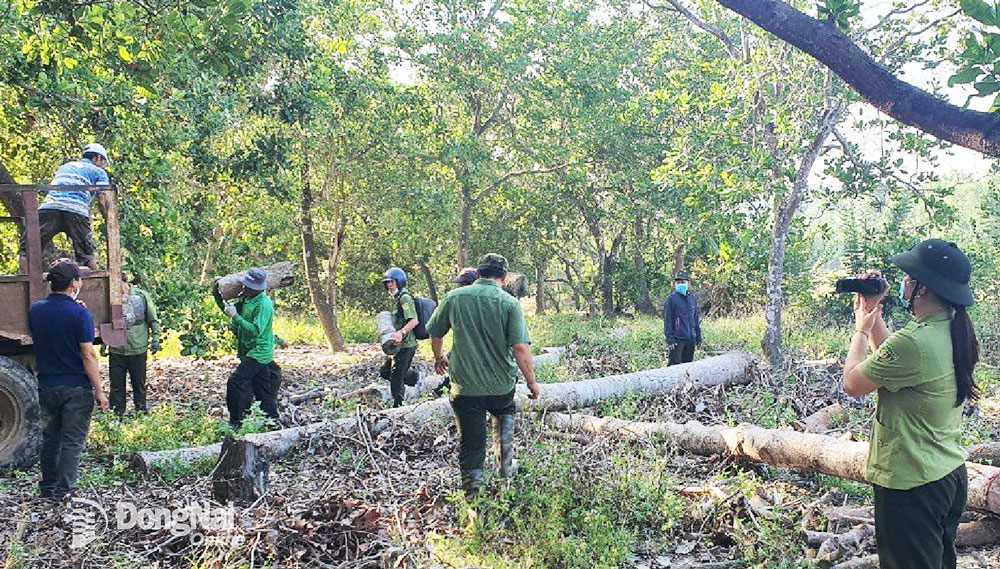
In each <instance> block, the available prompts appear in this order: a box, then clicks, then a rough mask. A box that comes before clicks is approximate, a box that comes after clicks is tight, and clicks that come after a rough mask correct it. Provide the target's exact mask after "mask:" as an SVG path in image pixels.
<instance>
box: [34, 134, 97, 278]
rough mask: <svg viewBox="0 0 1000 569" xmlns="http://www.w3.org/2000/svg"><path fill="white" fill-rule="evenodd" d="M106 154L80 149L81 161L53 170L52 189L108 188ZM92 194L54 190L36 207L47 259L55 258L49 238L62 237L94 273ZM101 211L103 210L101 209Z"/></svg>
mask: <svg viewBox="0 0 1000 569" xmlns="http://www.w3.org/2000/svg"><path fill="white" fill-rule="evenodd" d="M110 162H111V161H110V160H108V151H107V150H105V149H104V147H103V146H101V145H100V144H97V143H96V142H94V143H90V144H88V145H87V146H85V147H84V148H83V158H81V159H80V160H74V161H73V162H67V163H65V164H63V165H62V166H60V167H59V169H58V170H56V175H55V176H54V177H53V178H52V182H51V185H53V186H108V185H110V184H111V181H110V179H109V178H108V173H107V172H105V171H104V169H105V168H107V166H108V164H110ZM93 199H94V194H93V193H92V192H85V191H58V190H53V191H50V192H49V193H48V195H47V196H45V201H43V202H42V205H40V206H39V207H38V224H39V232H40V233H41V239H42V251H43V252H44V254H45V255H46V256H47V257H48V256H51V255H53V254H54V251H53V246H52V238H54V237H55V236H56V234H58V233H65V234H66V236H67V237H69V240H70V241H72V242H73V253H74V255H75V256H76V261H77V262H78V263H80V264H81V265H86V266H88V267H90V269H91V270H94V269H97V258H96V257H95V256H94V255H95V254H96V253H97V244H96V243H95V242H94V235H93V232H92V231H91V228H90V202H91V201H93ZM102 209H103V208H102Z"/></svg>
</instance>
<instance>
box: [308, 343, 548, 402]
mask: <svg viewBox="0 0 1000 569" xmlns="http://www.w3.org/2000/svg"><path fill="white" fill-rule="evenodd" d="M565 353H566V348H542V353H541V354H538V355H537V356H534V358H532V359H533V362H534V365H535V367H536V368H537V367H540V366H546V365H556V364H558V363H559V361H560V360H561V359H562V357H563V355H565ZM445 379H446V377H445V376H443V375H428V376H427V377H425V378H424V382H423V383H422V384H421V385H413V386H411V385H407V386H406V393H405V394H404V395H403V401H416V400H417V399H420V398H421V397H423V396H424V395H426V394H428V393H431V392H432V391H434V390H435V389H437V388H439V387H441V384H442V383H444V381H445ZM329 395H330V393H328V392H326V391H324V390H322V389H312V390H310V391H307V392H306V393H303V394H301V395H294V396H292V397H289V398H288V401H289V402H291V403H294V404H296V405H298V404H300V403H303V402H305V401H312V400H314V399H323V398H324V397H327V396H329ZM333 395H334V396H335V397H336V398H337V399H340V400H350V399H353V398H358V399H361V400H362V401H365V402H368V403H382V404H388V403H392V392H391V391H390V390H389V386H388V385H386V384H385V383H372V384H369V385H366V386H365V387H362V388H360V389H355V390H353V391H347V392H341V393H335V394H333Z"/></svg>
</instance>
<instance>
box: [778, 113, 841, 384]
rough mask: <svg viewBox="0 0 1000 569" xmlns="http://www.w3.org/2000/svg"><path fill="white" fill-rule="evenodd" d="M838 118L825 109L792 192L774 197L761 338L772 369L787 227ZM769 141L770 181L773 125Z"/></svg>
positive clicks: (786, 242) (797, 172)
mask: <svg viewBox="0 0 1000 569" xmlns="http://www.w3.org/2000/svg"><path fill="white" fill-rule="evenodd" d="M839 120H840V108H839V107H837V108H834V109H824V110H823V113H822V115H821V116H820V118H819V121H818V132H817V133H816V135H815V136H814V137H813V140H812V143H811V144H810V145H809V147H808V148H807V149H806V151H805V154H803V155H802V159H801V162H800V163H799V167H798V169H797V170H796V171H795V180H794V182H793V183H792V191H791V194H790V195H789V196H788V200H787V201H781V200H780V199H779V198H778V197H775V199H774V221H773V224H772V228H771V255H770V260H769V261H768V264H767V305H766V307H765V308H764V339H763V340H762V341H761V349H762V350H763V352H764V358H765V359H766V360H767V361H768V362H769V363H770V364H771V367H772V368H777V367H779V366H780V365H781V362H782V360H783V359H784V356H783V354H782V350H781V311H782V305H783V303H784V298H783V296H782V295H783V292H782V288H781V287H782V281H783V280H784V276H785V251H786V249H787V246H788V230H789V229H790V228H791V226H792V219H793V218H794V217H795V214H796V213H797V212H798V209H799V204H801V203H802V198H803V195H804V194H805V192H806V189H807V188H808V185H809V175H810V173H811V172H812V169H813V166H814V165H815V164H816V160H817V159H818V158H819V153H820V151H821V150H822V149H823V143H824V142H826V139H827V137H829V136H830V133H831V132H832V131H833V128H834V127H835V126H836V124H837V122H839ZM768 127H769V136H770V138H771V141H770V142H769V144H768V145H769V146H770V147H771V156H772V160H773V161H774V163H775V170H774V172H775V173H774V176H773V178H774V179H773V180H772V181H773V182H774V183H778V182H779V180H778V178H779V176H780V174H779V173H778V168H780V160H779V156H778V152H777V148H776V143H775V142H774V139H773V137H774V133H773V131H772V130H770V129H773V126H771V125H768Z"/></svg>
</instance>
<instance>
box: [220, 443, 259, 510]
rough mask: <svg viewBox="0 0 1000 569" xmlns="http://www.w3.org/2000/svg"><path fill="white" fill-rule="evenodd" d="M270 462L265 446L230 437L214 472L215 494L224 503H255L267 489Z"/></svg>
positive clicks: (223, 445) (223, 447)
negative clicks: (260, 446) (259, 446)
mask: <svg viewBox="0 0 1000 569" xmlns="http://www.w3.org/2000/svg"><path fill="white" fill-rule="evenodd" d="M269 470H270V463H269V462H268V460H267V457H266V456H264V453H263V452H261V449H260V448H258V447H257V446H256V445H254V444H252V443H250V442H248V441H246V440H245V439H236V438H233V437H232V436H227V437H226V440H225V441H223V442H222V452H221V454H220V455H219V464H218V465H217V466H216V467H215V473H214V474H212V497H213V498H215V499H216V500H217V501H218V502H220V503H223V504H225V503H228V502H234V503H237V504H251V503H253V502H255V501H256V500H257V499H258V498H260V497H261V496H263V495H264V494H265V493H266V492H267V488H268V471H269Z"/></svg>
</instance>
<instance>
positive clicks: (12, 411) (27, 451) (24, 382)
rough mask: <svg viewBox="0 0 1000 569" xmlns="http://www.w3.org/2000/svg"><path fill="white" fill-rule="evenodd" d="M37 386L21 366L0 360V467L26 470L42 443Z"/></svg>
mask: <svg viewBox="0 0 1000 569" xmlns="http://www.w3.org/2000/svg"><path fill="white" fill-rule="evenodd" d="M40 414H41V411H40V410H39V407H38V383H37V382H36V381H35V377H34V376H33V375H32V374H31V372H29V371H28V370H27V369H25V368H24V366H22V365H21V364H19V363H17V362H15V361H14V360H11V359H10V358H4V357H0V468H27V467H29V466H31V465H33V464H34V463H35V461H37V460H38V451H39V448H40V447H41V444H42V426H41V419H40Z"/></svg>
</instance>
